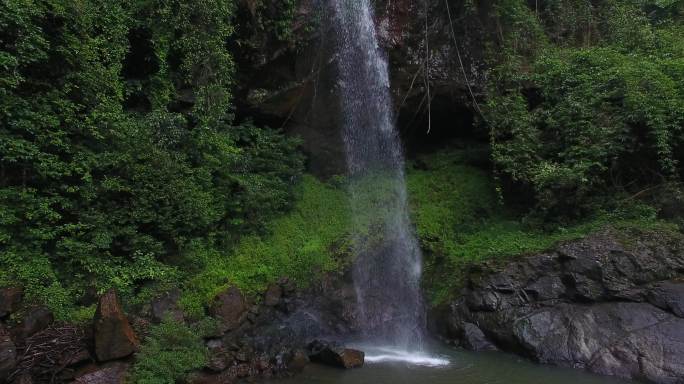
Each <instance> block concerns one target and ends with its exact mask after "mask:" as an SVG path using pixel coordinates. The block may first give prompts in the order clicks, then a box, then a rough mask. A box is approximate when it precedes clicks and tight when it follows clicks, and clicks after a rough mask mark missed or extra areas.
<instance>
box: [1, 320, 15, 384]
mask: <svg viewBox="0 0 684 384" xmlns="http://www.w3.org/2000/svg"><path fill="white" fill-rule="evenodd" d="M16 365H17V349H16V346H15V345H14V342H13V341H12V338H10V335H9V332H8V331H7V329H5V327H4V326H3V325H1V324H0V383H4V382H5V381H6V380H7V378H8V377H9V375H10V374H11V373H12V371H13V370H14V367H16Z"/></svg>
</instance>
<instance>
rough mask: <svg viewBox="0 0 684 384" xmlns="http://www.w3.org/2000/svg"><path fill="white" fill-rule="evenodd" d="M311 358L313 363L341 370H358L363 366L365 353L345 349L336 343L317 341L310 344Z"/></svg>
mask: <svg viewBox="0 0 684 384" xmlns="http://www.w3.org/2000/svg"><path fill="white" fill-rule="evenodd" d="M308 348H309V358H310V359H311V361H313V362H316V363H321V364H325V365H330V366H333V367H339V368H347V369H348V368H358V367H361V366H363V363H364V353H363V352H362V351H359V350H356V349H350V348H344V347H343V346H341V345H339V344H336V343H328V342H325V341H320V340H316V341H313V342H311V343H310V344H309V346H308Z"/></svg>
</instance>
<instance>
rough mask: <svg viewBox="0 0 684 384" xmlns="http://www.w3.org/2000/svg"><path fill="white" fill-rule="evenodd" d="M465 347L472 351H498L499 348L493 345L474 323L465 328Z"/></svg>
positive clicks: (467, 324)
mask: <svg viewBox="0 0 684 384" xmlns="http://www.w3.org/2000/svg"><path fill="white" fill-rule="evenodd" d="M463 346H464V347H466V348H468V349H470V350H472V351H477V352H481V351H496V350H497V349H498V348H496V346H495V345H494V344H492V343H491V342H490V341H489V340H488V339H487V337H486V336H485V334H484V333H483V332H482V330H481V329H480V328H479V327H478V326H477V325H475V324H473V323H465V325H464V327H463Z"/></svg>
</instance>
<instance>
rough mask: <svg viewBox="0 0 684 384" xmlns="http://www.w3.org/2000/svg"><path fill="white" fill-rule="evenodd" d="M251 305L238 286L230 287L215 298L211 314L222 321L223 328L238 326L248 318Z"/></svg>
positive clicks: (228, 328)
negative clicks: (249, 305)
mask: <svg viewBox="0 0 684 384" xmlns="http://www.w3.org/2000/svg"><path fill="white" fill-rule="evenodd" d="M248 309H249V307H248V305H247V299H246V298H245V296H244V295H243V294H242V292H240V290H239V289H238V288H236V287H230V288H228V289H226V290H225V291H223V292H221V293H219V294H218V295H216V297H215V298H214V301H213V303H212V305H211V307H210V312H211V314H212V315H213V316H214V317H216V318H217V319H219V320H220V321H221V324H222V326H223V329H224V330H226V331H228V330H232V329H235V328H237V327H238V326H239V325H240V323H241V322H242V321H243V320H244V319H245V318H246V316H247V311H248Z"/></svg>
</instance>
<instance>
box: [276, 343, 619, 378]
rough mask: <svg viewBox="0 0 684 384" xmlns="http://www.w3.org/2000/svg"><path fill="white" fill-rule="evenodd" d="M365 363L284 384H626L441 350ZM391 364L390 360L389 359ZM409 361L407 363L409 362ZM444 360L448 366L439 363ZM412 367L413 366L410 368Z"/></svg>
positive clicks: (383, 355)
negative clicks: (361, 366) (358, 367)
mask: <svg viewBox="0 0 684 384" xmlns="http://www.w3.org/2000/svg"><path fill="white" fill-rule="evenodd" d="M365 350H366V353H367V355H368V356H369V358H370V360H381V361H377V362H367V363H366V366H365V367H363V368H360V369H355V370H342V369H335V368H330V367H325V366H320V365H314V364H311V365H309V366H308V367H307V368H306V369H305V370H304V372H303V373H302V374H300V375H297V376H296V377H293V378H291V379H286V380H284V381H282V383H284V384H301V383H307V384H318V383H320V384H333V383H339V384H352V383H353V384H621V383H622V384H624V383H629V381H625V380H618V379H613V378H607V377H602V376H596V375H592V374H589V373H586V372H584V371H581V370H574V369H569V368H558V367H551V366H543V365H538V364H534V363H531V362H529V361H526V360H524V359H522V358H519V357H516V356H512V355H508V354H503V353H492V352H487V353H472V352H465V351H462V350H456V349H450V348H446V347H436V348H433V350H434V352H433V353H431V354H430V355H429V356H425V355H424V356H420V355H410V356H409V355H404V354H399V353H396V352H393V351H390V350H372V349H371V350H369V349H368V348H366V349H365ZM390 360H391V361H390ZM409 360H413V363H409V362H408V361H409ZM447 361H448V364H446V365H444V363H446V362H447ZM416 363H417V364H416Z"/></svg>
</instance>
